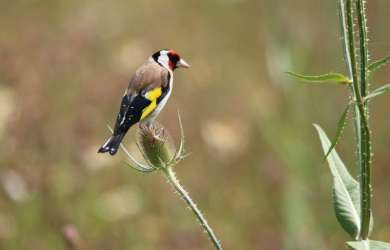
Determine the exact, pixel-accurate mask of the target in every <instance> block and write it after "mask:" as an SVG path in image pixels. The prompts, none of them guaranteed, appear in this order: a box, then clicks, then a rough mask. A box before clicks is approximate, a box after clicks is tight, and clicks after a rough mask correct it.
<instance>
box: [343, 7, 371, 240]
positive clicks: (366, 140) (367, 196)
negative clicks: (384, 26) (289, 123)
mask: <svg viewBox="0 0 390 250" xmlns="http://www.w3.org/2000/svg"><path fill="white" fill-rule="evenodd" d="M346 12H347V13H346V19H347V22H346V25H347V37H348V51H349V56H350V62H351V72H352V81H353V82H352V85H353V88H352V90H353V95H354V99H355V101H356V102H355V103H356V104H355V107H356V108H355V109H356V112H355V116H356V117H355V118H356V121H358V123H359V124H358V126H356V127H357V129H358V131H357V133H358V140H359V142H358V153H359V163H360V171H361V173H360V176H361V181H360V184H361V226H360V234H359V238H361V239H367V238H368V232H369V225H370V214H371V191H370V181H369V180H370V163H371V152H370V145H371V138H370V132H369V127H368V119H367V113H366V111H365V105H364V101H363V98H362V95H361V89H360V86H359V78H358V72H357V64H356V58H357V57H356V53H355V42H354V29H353V6H352V0H347V2H346ZM359 25H360V23H359ZM361 46H362V45H361ZM364 46H365V45H364ZM363 53H364V52H363ZM364 65H365V64H363V66H364ZM360 67H361V68H362V63H361V64H360ZM363 70H364V68H363ZM360 80H361V79H360ZM363 83H364V84H365V89H366V84H367V82H366V81H363Z"/></svg>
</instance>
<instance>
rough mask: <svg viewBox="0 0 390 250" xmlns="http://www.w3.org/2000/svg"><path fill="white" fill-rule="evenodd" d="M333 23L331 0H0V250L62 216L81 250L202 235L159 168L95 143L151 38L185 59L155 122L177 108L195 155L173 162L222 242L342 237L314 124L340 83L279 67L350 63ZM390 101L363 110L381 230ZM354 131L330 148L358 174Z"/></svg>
mask: <svg viewBox="0 0 390 250" xmlns="http://www.w3.org/2000/svg"><path fill="white" fill-rule="evenodd" d="M389 14H390V2H389V1H388V0H372V1H369V5H368V21H369V26H370V30H369V31H370V32H369V36H370V41H371V43H370V49H371V58H379V57H381V56H384V55H386V54H388V53H390V32H389V25H388V24H389V22H390V20H389ZM338 28H339V27H338V16H337V12H336V1H310V0H261V1H255V0H212V1H207V0H199V1H181V0H167V1H152V0H131V1H123V0H122V1H107V0H103V1H92V0H83V1H73V0H71V1H68V0H66V1H65V0H57V1H49V0H30V1H26V0H24V1H23V0H15V1H5V0H2V1H1V8H0V138H1V145H0V249H5V250H8V249H10V250H12V249H34V250H35V249H40V250H46V249H68V248H67V245H66V242H65V241H64V239H63V234H64V233H63V232H64V230H65V231H66V232H67V234H72V233H75V234H76V235H73V236H74V237H75V238H78V242H79V249H105V250H106V249H140V250H144V249H145V250H148V249H151V250H152V249H162V250H165V249H167V250H168V249H189V250H192V249H211V245H210V244H209V241H208V239H207V237H206V235H205V234H204V233H202V232H201V231H200V230H199V229H200V228H199V225H198V224H197V222H196V221H195V220H194V218H193V215H192V214H191V213H190V211H189V210H188V209H186V208H185V205H184V204H183V202H182V201H181V200H179V199H178V197H177V196H176V195H175V194H174V193H173V192H172V189H171V188H170V187H169V185H168V184H167V183H166V181H165V180H164V179H163V178H162V176H161V175H160V174H158V173H157V174H151V175H142V174H139V173H138V172H135V171H134V170H132V169H130V168H128V167H126V166H125V165H124V164H123V162H124V161H125V157H124V155H123V154H118V155H117V156H115V157H110V156H109V155H98V154H96V151H97V149H98V147H99V146H100V144H101V143H103V141H104V140H105V139H106V138H107V137H108V135H109V132H108V130H107V128H106V124H112V123H113V122H114V119H115V116H116V112H117V108H118V106H119V102H120V97H121V96H122V94H123V91H124V89H125V88H126V86H127V83H128V80H129V78H130V77H131V75H132V74H133V72H134V70H135V69H136V68H137V67H138V66H139V65H140V64H141V63H142V62H143V61H144V60H145V59H146V58H147V57H148V56H149V55H151V54H152V53H153V52H154V51H156V50H159V49H161V48H174V49H175V50H177V51H178V52H179V53H180V54H181V55H182V57H183V58H185V59H186V60H187V61H188V62H189V63H190V64H191V65H192V68H191V69H190V70H178V71H177V72H176V73H175V83H174V85H175V86H174V92H173V95H172V97H171V99H170V101H169V104H168V105H167V107H166V108H165V110H164V111H163V112H162V113H161V115H160V118H159V121H160V122H161V123H162V124H163V125H164V126H165V127H166V128H167V129H168V130H169V131H170V134H171V137H172V139H173V140H177V138H178V137H179V126H178V122H177V110H180V112H181V115H182V120H183V125H184V129H185V135H186V139H187V144H186V148H187V151H188V152H190V153H191V154H190V156H189V157H188V158H186V159H185V160H184V161H183V162H182V163H181V164H180V165H179V166H177V168H176V171H177V174H178V176H179V178H180V179H181V182H182V183H183V185H184V186H185V187H186V188H187V190H188V191H189V192H190V194H191V195H192V196H193V198H194V199H195V200H196V201H197V203H198V206H199V207H200V208H201V210H202V211H203V212H204V214H205V216H206V217H207V218H208V220H209V223H210V224H211V225H212V226H213V227H214V229H215V231H216V233H217V235H218V236H219V237H220V239H221V240H222V243H223V245H224V246H225V249H244V250H245V249H265V250H274V249H275V250H279V249H282V250H295V249H305V250H306V249H319V250H331V249H332V250H333V249H343V248H344V241H345V240H347V239H349V238H348V236H347V235H346V233H344V232H343V231H342V230H341V228H340V227H339V225H338V223H337V221H336V218H335V216H334V213H333V207H332V205H331V177H330V173H329V170H328V168H327V166H326V164H324V163H323V161H322V160H323V155H322V151H321V148H320V144H319V139H318V138H317V136H316V133H315V131H314V129H313V127H312V123H313V122H316V123H318V124H320V125H321V126H323V128H324V129H325V130H326V131H327V132H328V134H329V135H330V136H332V135H334V133H335V127H336V123H337V120H338V118H339V116H340V115H341V112H342V110H343V108H344V107H345V104H346V98H347V97H348V90H347V89H346V88H345V87H344V86H336V85H323V86H321V85H307V84H300V83H298V82H297V81H295V80H292V79H289V78H288V77H286V75H285V74H284V73H283V72H285V71H287V70H293V71H296V72H304V73H309V74H310V73H311V74H319V73H326V72H331V71H333V72H344V63H343V58H342V50H341V47H340V46H341V42H340V34H339V31H338ZM389 73H390V69H389V67H387V68H384V69H381V70H380V71H378V72H377V73H376V74H375V76H374V77H373V79H372V80H373V81H372V82H373V83H372V88H375V87H378V86H380V85H381V84H383V83H386V81H387V83H388V82H389V81H390V77H389V75H390V74H389ZM389 105H390V98H389V97H388V96H381V97H378V98H377V99H376V100H375V101H373V102H372V104H371V110H372V111H371V115H370V118H371V125H372V130H373V140H374V152H375V156H374V163H373V164H374V169H373V171H374V178H373V179H374V183H373V184H374V198H373V204H374V205H373V208H374V216H375V222H376V228H375V231H374V234H373V238H374V239H381V240H385V241H386V240H387V241H390V209H389V205H390V200H389V190H390V182H389V181H388V176H390V168H389V149H390V135H389V127H390V119H389V109H388V107H389ZM351 130H352V128H351V126H350V125H349V126H347V128H346V130H345V133H344V135H343V138H342V140H341V142H340V143H339V145H338V146H337V149H338V151H339V152H340V154H341V155H342V158H343V159H344V161H345V162H346V163H347V164H348V166H349V168H350V169H351V171H352V172H353V173H354V174H355V175H356V168H355V167H354V146H353V145H354V144H353V136H352V133H351ZM135 138H136V129H133V130H132V131H131V132H130V133H129V134H128V136H127V137H126V145H127V147H128V148H129V149H130V151H131V152H133V154H135V155H138V157H139V154H138V153H137V147H136V145H135ZM75 231H77V233H76V232H75Z"/></svg>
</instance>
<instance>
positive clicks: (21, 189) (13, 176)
mask: <svg viewBox="0 0 390 250" xmlns="http://www.w3.org/2000/svg"><path fill="white" fill-rule="evenodd" d="M0 179H1V184H2V185H3V187H4V190H5V191H6V193H7V194H8V196H9V197H10V198H11V199H12V200H14V201H17V202H22V201H26V200H28V199H29V198H30V194H29V193H28V187H27V184H26V181H25V179H24V178H23V177H22V176H21V175H20V174H19V173H17V172H16V171H13V170H8V171H5V172H2V173H1V176H0Z"/></svg>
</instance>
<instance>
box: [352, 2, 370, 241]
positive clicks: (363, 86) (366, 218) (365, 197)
mask: <svg viewBox="0 0 390 250" xmlns="http://www.w3.org/2000/svg"><path fill="white" fill-rule="evenodd" d="M356 10H357V11H356V12H357V21H358V28H359V45H360V49H359V52H360V93H361V97H362V98H364V97H366V96H367V92H368V77H367V76H368V68H367V67H368V46H367V23H366V16H365V8H364V0H356ZM361 106H363V108H362V109H363V110H362V111H360V113H361V124H362V128H363V131H362V144H361V145H362V159H363V164H362V165H361V170H360V171H361V176H360V187H361V197H360V198H361V203H360V204H361V231H360V238H361V239H363V240H366V239H368V236H369V231H370V219H371V157H372V156H371V138H370V137H371V135H370V130H369V125H368V102H363V103H362V105H361Z"/></svg>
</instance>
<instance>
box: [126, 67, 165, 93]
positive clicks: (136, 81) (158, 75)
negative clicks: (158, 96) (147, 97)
mask: <svg viewBox="0 0 390 250" xmlns="http://www.w3.org/2000/svg"><path fill="white" fill-rule="evenodd" d="M168 75H169V71H168V70H167V69H165V68H164V67H162V66H160V65H159V64H158V63H156V62H155V61H153V60H150V59H149V60H148V61H146V62H145V63H144V64H142V65H141V66H140V67H139V68H138V69H137V71H136V72H135V74H134V76H133V77H132V79H131V80H130V83H129V87H128V89H127V94H128V95H133V94H138V93H140V92H142V91H148V90H150V89H154V88H156V87H166V85H167V84H168V81H169V79H168Z"/></svg>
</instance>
